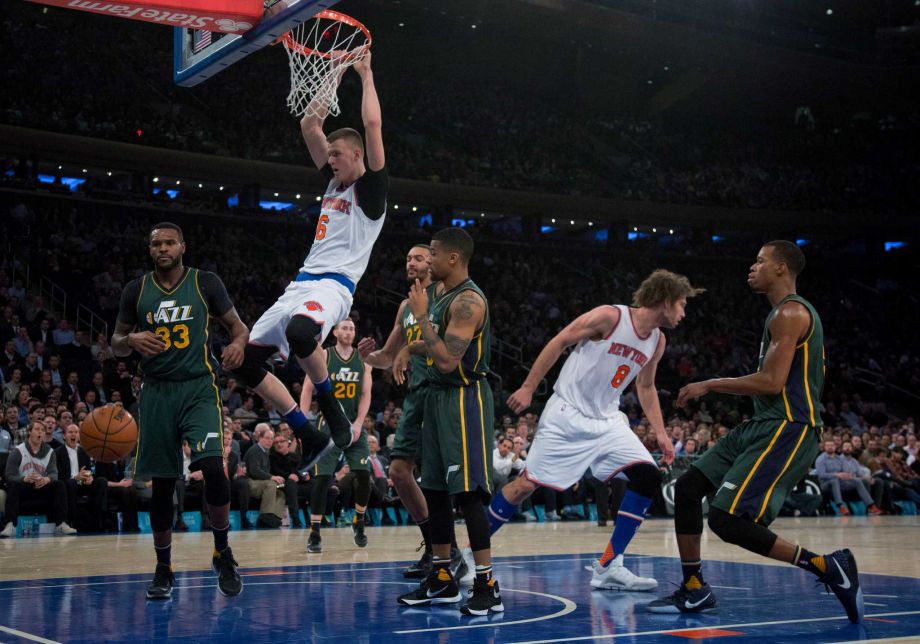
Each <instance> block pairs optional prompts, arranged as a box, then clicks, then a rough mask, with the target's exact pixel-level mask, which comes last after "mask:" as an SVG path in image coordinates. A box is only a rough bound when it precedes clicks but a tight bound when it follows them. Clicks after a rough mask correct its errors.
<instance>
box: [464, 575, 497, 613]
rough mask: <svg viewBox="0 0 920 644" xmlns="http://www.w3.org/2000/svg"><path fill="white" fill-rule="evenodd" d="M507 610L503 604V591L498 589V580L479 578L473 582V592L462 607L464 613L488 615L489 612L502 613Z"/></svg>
mask: <svg viewBox="0 0 920 644" xmlns="http://www.w3.org/2000/svg"><path fill="white" fill-rule="evenodd" d="M504 610H505V607H504V606H503V605H502V593H501V591H500V590H499V589H498V582H497V581H495V580H494V579H493V580H492V581H490V582H486V581H482V580H480V579H477V580H476V581H474V582H473V594H472V595H470V598H469V599H468V600H467V602H466V603H465V604H464V605H463V606H461V607H460V612H461V613H463V614H464V615H480V616H481V615H488V614H489V612H493V613H501V612H502V611H504Z"/></svg>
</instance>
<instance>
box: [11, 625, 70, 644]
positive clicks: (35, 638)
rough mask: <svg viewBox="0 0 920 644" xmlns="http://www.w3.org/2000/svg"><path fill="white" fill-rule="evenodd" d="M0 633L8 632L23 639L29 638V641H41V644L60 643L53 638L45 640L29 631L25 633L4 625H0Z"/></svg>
mask: <svg viewBox="0 0 920 644" xmlns="http://www.w3.org/2000/svg"><path fill="white" fill-rule="evenodd" d="M0 633H9V634H10V635H15V636H16V637H21V638H22V639H24V640H29V641H31V642H41V644H61V643H60V642H56V641H54V640H46V639H45V638H44V637H39V636H38V635H32V634H31V633H25V632H23V631H17V630H16V629H15V628H8V627H6V626H0Z"/></svg>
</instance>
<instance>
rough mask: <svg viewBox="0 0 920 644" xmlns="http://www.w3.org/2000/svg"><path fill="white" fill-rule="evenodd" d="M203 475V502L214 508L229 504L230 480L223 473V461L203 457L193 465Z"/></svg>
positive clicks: (216, 458) (213, 457) (215, 457)
mask: <svg viewBox="0 0 920 644" xmlns="http://www.w3.org/2000/svg"><path fill="white" fill-rule="evenodd" d="M194 467H195V469H197V470H201V473H202V474H204V500H205V501H206V502H207V504H208V505H213V506H214V507H216V508H219V507H221V506H224V505H227V504H228V503H230V480H229V479H228V478H227V475H226V473H225V472H224V459H222V458H221V457H220V456H205V457H204V458H202V459H199V460H198V461H196V462H195V463H194Z"/></svg>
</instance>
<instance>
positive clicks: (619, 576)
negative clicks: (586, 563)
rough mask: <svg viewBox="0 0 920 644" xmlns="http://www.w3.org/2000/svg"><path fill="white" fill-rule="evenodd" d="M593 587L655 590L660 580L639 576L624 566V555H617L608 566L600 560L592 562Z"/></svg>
mask: <svg viewBox="0 0 920 644" xmlns="http://www.w3.org/2000/svg"><path fill="white" fill-rule="evenodd" d="M591 567H592V571H591V588H598V589H603V590H635V591H642V590H655V589H656V588H658V582H657V581H655V580H654V579H651V578H649V577H638V576H636V575H634V574H633V573H632V572H630V571H629V570H627V569H626V568H625V567H624V566H623V555H617V556H616V558H614V560H613V561H611V562H610V563H609V564H607V566H606V567H605V566H602V565H601V562H600V561H595V562H594V563H593V564H592V566H591Z"/></svg>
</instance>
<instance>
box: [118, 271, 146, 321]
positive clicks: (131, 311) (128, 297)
mask: <svg viewBox="0 0 920 644" xmlns="http://www.w3.org/2000/svg"><path fill="white" fill-rule="evenodd" d="M140 296H141V280H139V279H138V280H134V281H132V282H129V283H128V285H127V286H126V287H125V290H123V291H122V292H121V304H119V305H118V321H119V322H124V323H125V324H130V325H131V326H134V325H135V324H137V298H139V297H140Z"/></svg>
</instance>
